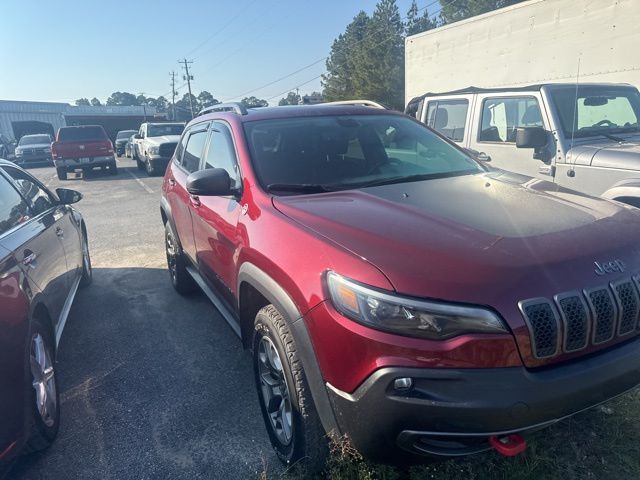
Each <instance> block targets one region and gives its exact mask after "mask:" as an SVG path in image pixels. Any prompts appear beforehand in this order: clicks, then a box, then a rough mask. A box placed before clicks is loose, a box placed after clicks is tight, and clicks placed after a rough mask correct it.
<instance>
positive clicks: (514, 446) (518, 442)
mask: <svg viewBox="0 0 640 480" xmlns="http://www.w3.org/2000/svg"><path fill="white" fill-rule="evenodd" d="M489 444H490V445H491V446H492V447H493V448H494V449H495V450H496V451H497V452H498V453H499V454H500V455H504V456H505V457H515V456H516V455H519V454H521V453H522V452H524V451H525V450H526V449H527V441H526V440H525V439H524V438H522V437H521V436H520V435H518V434H517V433H514V434H512V435H506V436H504V437H489Z"/></svg>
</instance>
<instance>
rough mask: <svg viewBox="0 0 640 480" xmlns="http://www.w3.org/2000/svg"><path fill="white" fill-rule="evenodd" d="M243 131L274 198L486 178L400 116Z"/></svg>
mask: <svg viewBox="0 0 640 480" xmlns="http://www.w3.org/2000/svg"><path fill="white" fill-rule="evenodd" d="M245 132H246V137H247V139H248V140H249V147H250V149H251V155H252V158H253V162H254V165H255V169H256V172H257V175H258V177H259V180H260V182H261V184H262V186H263V187H264V188H266V189H267V190H270V191H274V192H275V191H278V190H281V191H282V192H285V191H289V192H298V193H304V192H313V191H315V190H314V186H316V187H318V188H317V189H318V190H320V191H325V190H340V189H345V188H351V187H364V186H370V185H375V184H382V183H401V182H404V181H412V180H420V179H427V178H435V177H443V176H453V175H462V174H471V173H477V172H481V171H484V170H483V169H482V168H481V167H480V166H479V165H478V164H477V163H476V162H474V161H473V160H471V159H470V158H469V157H468V156H466V155H465V154H464V153H462V152H461V151H460V150H458V149H457V148H455V147H453V146H452V145H450V144H449V143H448V142H446V141H445V140H443V139H441V138H440V137H438V136H437V135H436V134H434V133H433V132H432V131H430V130H429V129H427V128H425V127H423V126H422V125H420V124H418V123H417V122H415V121H413V120H410V119H408V118H406V117H401V116H397V115H357V116H328V117H306V118H295V119H283V120H261V121H255V122H247V123H245ZM295 186H298V187H299V188H295ZM319 187H322V188H319Z"/></svg>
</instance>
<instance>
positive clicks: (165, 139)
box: [145, 135, 180, 145]
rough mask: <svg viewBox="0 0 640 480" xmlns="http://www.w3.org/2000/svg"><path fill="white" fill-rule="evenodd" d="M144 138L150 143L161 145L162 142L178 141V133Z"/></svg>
mask: <svg viewBox="0 0 640 480" xmlns="http://www.w3.org/2000/svg"><path fill="white" fill-rule="evenodd" d="M145 140H146V141H147V142H148V143H150V144H155V145H161V144H163V143H178V142H179V141H180V135H162V136H161V137H147V138H145Z"/></svg>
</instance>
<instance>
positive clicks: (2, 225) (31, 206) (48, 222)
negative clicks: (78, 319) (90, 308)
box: [0, 168, 70, 326]
mask: <svg viewBox="0 0 640 480" xmlns="http://www.w3.org/2000/svg"><path fill="white" fill-rule="evenodd" d="M0 172H1V173H0V235H3V239H2V245H3V246H4V247H5V248H6V249H8V250H11V251H12V252H13V253H14V256H15V258H16V261H17V262H18V264H19V265H20V266H21V268H22V269H23V271H24V272H25V274H26V275H27V276H28V277H29V279H30V280H31V281H32V282H33V283H34V284H35V285H36V286H37V287H38V288H39V289H40V291H41V292H42V293H43V294H44V298H45V304H46V306H47V308H48V310H49V315H50V316H51V318H52V320H53V322H54V324H55V325H56V326H57V322H58V320H59V318H60V314H61V313H62V309H63V306H64V303H65V301H66V299H67V296H68V294H69V291H70V287H69V285H68V282H67V278H68V277H67V273H68V267H67V261H66V258H65V253H64V248H63V246H62V242H61V241H60V238H59V237H58V234H57V233H56V230H57V227H58V226H59V225H58V223H57V222H58V220H59V219H60V218H62V216H63V215H64V213H63V210H64V207H63V206H59V205H56V204H55V202H54V201H53V199H52V198H50V196H49V195H48V194H46V192H44V193H45V194H46V195H45V196H44V197H42V196H41V195H42V193H41V192H40V191H39V190H34V189H33V187H29V188H30V190H28V191H26V190H23V188H27V186H26V185H25V186H23V185H22V184H18V183H16V182H14V181H13V180H12V179H11V178H10V177H9V176H8V175H7V174H6V171H5V169H4V168H3V169H0ZM21 190H22V191H26V192H27V195H28V197H27V198H25V196H24V195H21V193H20V191H21ZM28 199H31V200H28Z"/></svg>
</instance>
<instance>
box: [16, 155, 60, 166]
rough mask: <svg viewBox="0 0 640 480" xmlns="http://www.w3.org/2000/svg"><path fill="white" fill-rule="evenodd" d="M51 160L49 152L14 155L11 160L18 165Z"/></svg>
mask: <svg viewBox="0 0 640 480" xmlns="http://www.w3.org/2000/svg"><path fill="white" fill-rule="evenodd" d="M51 160H52V158H51V153H41V154H35V155H16V156H15V157H14V159H13V161H14V162H15V163H16V164H18V165H25V164H28V163H39V162H50V161H51Z"/></svg>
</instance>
